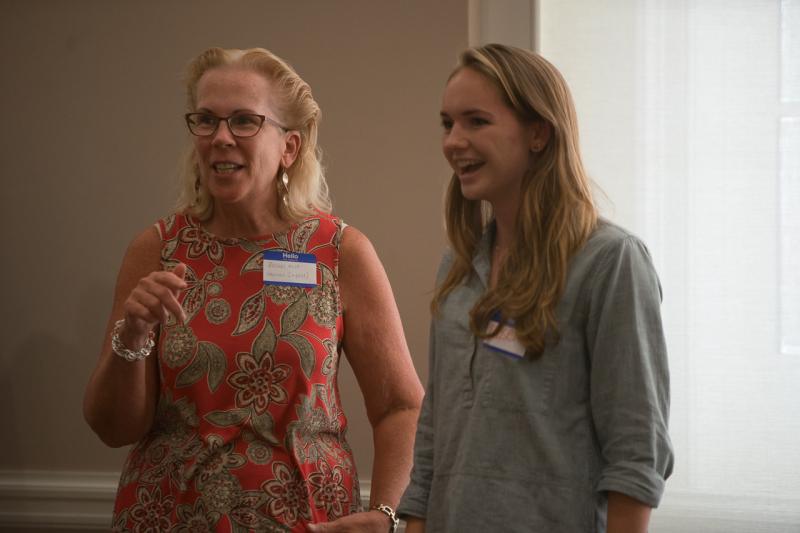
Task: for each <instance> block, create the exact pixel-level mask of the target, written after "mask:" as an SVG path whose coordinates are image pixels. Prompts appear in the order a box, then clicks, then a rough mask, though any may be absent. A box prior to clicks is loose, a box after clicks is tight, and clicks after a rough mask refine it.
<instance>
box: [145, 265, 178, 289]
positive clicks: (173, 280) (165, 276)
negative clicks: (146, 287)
mask: <svg viewBox="0 0 800 533" xmlns="http://www.w3.org/2000/svg"><path fill="white" fill-rule="evenodd" d="M184 269H185V267H184ZM141 282H142V283H145V284H158V285H162V286H164V287H167V288H168V289H169V290H171V291H181V290H183V289H185V288H186V287H187V284H186V281H184V279H183V278H182V277H178V276H176V275H175V274H174V273H172V272H151V273H150V274H148V275H147V276H146V277H144V278H142V279H141Z"/></svg>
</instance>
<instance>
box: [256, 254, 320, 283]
mask: <svg viewBox="0 0 800 533" xmlns="http://www.w3.org/2000/svg"><path fill="white" fill-rule="evenodd" d="M264 283H265V284H267V283H269V284H270V285H290V286H292V287H316V286H317V256H315V255H314V254H301V253H297V252H284V251H283V250H267V251H265V252H264Z"/></svg>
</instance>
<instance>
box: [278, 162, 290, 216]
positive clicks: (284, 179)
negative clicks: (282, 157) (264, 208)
mask: <svg viewBox="0 0 800 533" xmlns="http://www.w3.org/2000/svg"><path fill="white" fill-rule="evenodd" d="M281 188H283V190H281ZM278 194H280V195H281V200H283V206H284V207H285V208H287V209H288V208H289V175H288V174H287V173H286V169H283V172H282V174H281V177H280V179H279V180H278Z"/></svg>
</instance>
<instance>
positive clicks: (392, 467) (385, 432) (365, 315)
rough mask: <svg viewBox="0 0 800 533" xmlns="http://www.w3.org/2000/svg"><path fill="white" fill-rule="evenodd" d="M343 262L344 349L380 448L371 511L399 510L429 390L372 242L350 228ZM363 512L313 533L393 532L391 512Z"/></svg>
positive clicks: (341, 270) (345, 242)
mask: <svg viewBox="0 0 800 533" xmlns="http://www.w3.org/2000/svg"><path fill="white" fill-rule="evenodd" d="M340 257H341V259H340V262H339V287H340V291H341V297H342V304H343V307H344V321H345V326H344V331H345V335H344V351H345V353H346V355H347V359H348V361H349V362H350V366H352V368H353V372H354V374H355V376H356V379H357V380H358V384H359V387H360V388H361V393H362V394H363V396H364V402H365V404H366V408H367V416H368V418H369V421H370V424H371V425H372V431H373V442H374V447H375V459H374V462H373V466H372V489H371V496H370V505H376V504H381V503H382V504H386V505H389V506H391V507H392V508H394V509H396V508H397V504H398V503H399V502H400V497H401V496H402V494H403V490H405V487H406V485H408V479H409V472H410V471H411V463H412V450H413V446H414V433H415V428H416V425H417V418H418V416H419V409H420V405H421V403H422V395H423V390H422V385H421V383H420V381H419V377H418V376H417V373H416V370H415V369H414V365H413V363H412V362H411V356H410V355H409V352H408V346H407V344H406V339H405V335H404V334H403V326H402V324H401V322H400V314H399V312H398V311H397V305H396V304H395V301H394V296H393V295H392V289H391V287H390V285H389V280H388V279H387V277H386V272H385V271H384V269H383V266H382V265H381V262H380V260H379V259H378V256H377V254H376V253H375V250H374V248H373V247H372V244H371V243H370V242H369V240H368V239H367V238H366V237H365V236H364V235H363V234H362V233H361V232H359V231H358V230H356V229H355V228H352V227H348V228H347V229H346V230H345V232H344V235H343V237H342V245H341V255H340ZM362 514H363V515H367V516H353V517H345V518H343V519H340V520H337V521H336V522H332V523H331V524H329V525H327V526H321V525H317V526H316V527H313V528H311V530H312V531H331V532H333V531H380V532H384V531H386V528H387V524H388V518H387V517H386V516H385V515H384V514H382V513H380V512H378V511H372V512H371V513H362ZM369 515H372V516H369Z"/></svg>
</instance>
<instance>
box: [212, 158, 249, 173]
mask: <svg viewBox="0 0 800 533" xmlns="http://www.w3.org/2000/svg"><path fill="white" fill-rule="evenodd" d="M211 168H213V169H214V172H217V173H218V174H230V173H232V172H236V171H237V170H240V169H242V168H244V166H243V165H240V164H238V163H234V162H232V161H220V162H217V163H213V164H212V165H211Z"/></svg>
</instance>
